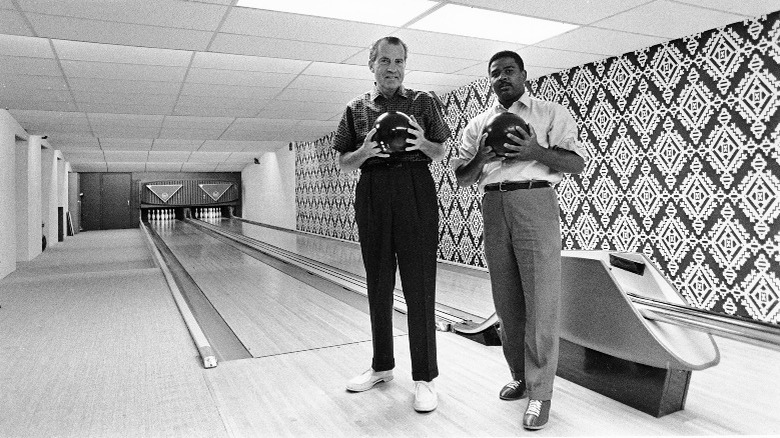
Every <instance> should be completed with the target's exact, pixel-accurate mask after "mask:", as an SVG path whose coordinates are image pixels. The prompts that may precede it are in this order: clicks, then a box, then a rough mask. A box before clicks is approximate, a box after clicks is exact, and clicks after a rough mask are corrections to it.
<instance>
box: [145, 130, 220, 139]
mask: <svg viewBox="0 0 780 438" xmlns="http://www.w3.org/2000/svg"><path fill="white" fill-rule="evenodd" d="M221 133H222V131H218V130H206V129H203V130H200V129H173V128H163V129H162V130H161V131H160V134H159V135H158V138H170V139H184V140H216V139H218V138H219V136H220V134H221Z"/></svg>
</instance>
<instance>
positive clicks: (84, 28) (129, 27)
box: [27, 14, 212, 50]
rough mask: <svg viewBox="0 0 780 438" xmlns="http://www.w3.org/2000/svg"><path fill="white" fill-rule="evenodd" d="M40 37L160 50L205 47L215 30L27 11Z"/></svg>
mask: <svg viewBox="0 0 780 438" xmlns="http://www.w3.org/2000/svg"><path fill="white" fill-rule="evenodd" d="M27 17H28V18H29V20H30V23H31V24H32V26H33V29H34V30H35V33H36V34H37V35H39V36H42V37H46V38H54V39H60V40H73V41H87V42H93V43H104V44H118V45H123V46H139V47H157V48H161V49H181V50H205V49H206V46H207V45H208V43H209V41H210V40H211V35H212V32H207V31H199V30H189V29H173V28H165V27H156V26H143V25H140V24H126V23H116V22H109V21H97V20H86V19H82V18H70V17H59V16H54V15H40V14H27Z"/></svg>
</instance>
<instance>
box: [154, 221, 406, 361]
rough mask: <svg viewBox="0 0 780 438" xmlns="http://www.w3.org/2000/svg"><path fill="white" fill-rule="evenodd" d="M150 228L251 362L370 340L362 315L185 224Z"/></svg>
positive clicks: (161, 225)
mask: <svg viewBox="0 0 780 438" xmlns="http://www.w3.org/2000/svg"><path fill="white" fill-rule="evenodd" d="M151 226H152V227H153V228H154V230H155V231H156V232H157V233H158V234H159V235H160V237H161V238H162V239H163V241H164V242H165V244H166V245H167V246H168V247H169V248H170V249H171V251H172V252H173V253H174V255H175V256H176V258H177V259H178V260H179V262H180V263H181V264H182V265H183V266H184V268H185V269H186V270H187V272H188V273H189V275H190V276H191V277H192V278H193V280H195V282H196V283H197V285H198V286H199V287H200V289H201V290H202V291H203V293H204V295H205V296H206V297H207V298H208V299H209V301H211V303H212V305H213V306H214V308H215V309H216V310H217V312H219V314H220V315H221V316H222V317H223V318H224V320H225V322H226V323H227V324H228V325H229V326H230V328H231V329H232V330H233V331H234V333H235V334H236V336H237V337H238V338H239V339H240V340H241V342H242V343H243V344H244V346H245V347H246V348H247V350H248V351H249V352H250V353H251V354H252V356H253V357H263V356H270V355H276V354H282V353H290V352H294V351H303V350H309V349H313V348H322V347H328V346H335V345H343V344H349V343H354V342H361V341H368V340H370V339H371V332H370V325H369V318H368V316H367V315H366V314H365V312H363V311H361V310H358V309H356V308H355V307H352V306H350V305H348V304H346V303H344V302H342V301H340V300H338V299H336V298H334V297H332V296H330V295H328V294H325V293H323V292H321V291H319V290H317V289H316V288H314V287H312V286H309V285H307V284H305V283H302V282H300V281H298V280H296V279H294V278H292V277H290V276H289V275H286V274H284V273H282V272H280V271H278V270H277V269H274V268H272V267H270V266H268V265H266V264H264V263H262V262H260V261H258V260H256V259H254V258H252V257H250V256H248V255H246V254H244V253H243V252H241V251H238V250H236V249H234V248H232V247H230V246H228V245H226V244H224V243H222V242H220V241H219V240H216V239H214V238H213V237H210V236H208V235H206V234H205V233H203V232H200V231H198V230H197V229H196V228H195V227H193V226H192V225H189V224H187V223H185V222H182V221H172V222H166V223H165V224H151ZM401 333H402V332H400V331H399V332H397V334H401Z"/></svg>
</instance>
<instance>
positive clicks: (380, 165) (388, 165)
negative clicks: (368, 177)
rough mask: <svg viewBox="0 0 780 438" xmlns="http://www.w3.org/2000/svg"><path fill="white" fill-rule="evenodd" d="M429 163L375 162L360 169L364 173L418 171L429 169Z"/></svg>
mask: <svg viewBox="0 0 780 438" xmlns="http://www.w3.org/2000/svg"><path fill="white" fill-rule="evenodd" d="M428 163H429V162H428V161H387V162H374V163H371V164H369V165H367V166H363V167H361V168H360V170H362V171H363V172H370V171H372V170H386V169H416V168H420V169H422V168H428Z"/></svg>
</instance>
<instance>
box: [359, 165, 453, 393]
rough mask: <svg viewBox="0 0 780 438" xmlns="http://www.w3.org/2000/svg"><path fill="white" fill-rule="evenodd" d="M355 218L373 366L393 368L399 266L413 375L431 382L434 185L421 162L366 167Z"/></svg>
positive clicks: (433, 368)
mask: <svg viewBox="0 0 780 438" xmlns="http://www.w3.org/2000/svg"><path fill="white" fill-rule="evenodd" d="M355 220H356V222H357V226H358V235H359V238H360V248H361V251H362V253H363V264H364V266H365V269H366V282H367V285H368V303H369V308H370V314H371V332H372V336H373V346H374V358H373V361H372V367H373V368H374V370H375V371H386V370H390V369H393V368H394V367H395V357H394V355H393V290H394V288H395V275H396V266H397V267H398V271H399V273H400V276H401V286H402V288H403V293H404V298H405V299H406V306H407V321H408V333H409V347H410V350H411V360H412V379H413V380H424V381H431V380H433V379H434V378H435V377H436V376H438V375H439V370H438V366H437V362H436V322H435V319H434V306H435V298H436V297H435V292H436V251H437V247H438V228H439V208H438V204H437V200H436V186H435V184H434V182H433V178H432V177H431V173H430V170H429V169H428V166H427V165H423V163H415V164H414V165H411V166H410V165H409V164H405V165H403V166H402V167H386V168H384V167H383V168H374V169H371V170H363V171H362V172H361V175H360V180H359V181H358V184H357V188H356V190H355Z"/></svg>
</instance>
